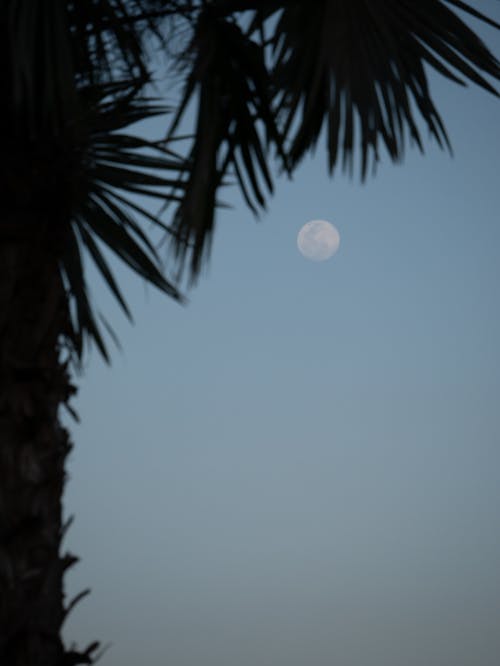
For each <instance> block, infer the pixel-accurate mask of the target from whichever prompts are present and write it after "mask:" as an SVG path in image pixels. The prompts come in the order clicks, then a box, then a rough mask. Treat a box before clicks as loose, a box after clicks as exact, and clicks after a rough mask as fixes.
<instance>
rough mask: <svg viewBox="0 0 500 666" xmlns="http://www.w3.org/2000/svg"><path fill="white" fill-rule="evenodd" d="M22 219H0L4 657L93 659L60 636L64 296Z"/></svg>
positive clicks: (41, 664)
mask: <svg viewBox="0 0 500 666" xmlns="http://www.w3.org/2000/svg"><path fill="white" fill-rule="evenodd" d="M22 226H25V225H23V223H22V221H21V223H20V224H17V225H11V226H10V231H9V225H7V224H0V664H2V665H6V666H35V665H36V666H59V665H62V664H71V663H91V660H90V658H88V654H87V653H85V654H83V655H80V656H81V657H82V658H81V659H79V658H78V657H79V655H77V654H76V653H65V650H64V647H63V643H62V640H61V637H60V632H61V625H62V623H63V620H64V616H65V607H64V594H63V573H64V571H65V569H66V568H67V567H68V566H69V565H71V564H72V563H73V562H74V561H76V558H74V557H72V556H70V555H66V556H64V557H63V556H62V555H61V540H62V538H63V523H62V493H63V488H64V481H65V471H64V469H65V468H64V465H65V460H66V457H67V455H68V453H69V451H70V450H71V443H70V440H69V436H68V433H67V431H66V430H65V429H64V428H63V427H62V426H61V424H60V422H59V408H60V407H61V406H62V405H64V404H65V403H66V402H67V400H68V399H69V398H70V396H71V394H72V393H74V388H73V387H72V385H71V383H70V381H69V375H68V371H67V367H66V363H64V362H63V361H62V360H61V353H60V349H59V339H60V335H61V333H62V332H64V330H65V328H64V327H65V324H66V322H67V317H68V310H67V302H66V297H65V291H64V288H63V284H62V280H61V277H60V272H59V270H58V266H57V261H56V259H55V256H53V257H51V254H52V252H51V248H50V244H49V243H48V242H46V241H47V238H46V239H45V242H44V239H42V238H40V237H38V238H37V235H38V236H39V235H40V234H37V235H34V234H32V233H31V235H30V234H26V233H24V234H23V235H20V234H19V232H18V231H15V232H14V231H12V229H13V228H16V229H20V228H21V227H22ZM28 228H29V227H28ZM31 230H33V227H32V226H31ZM72 655H73V656H72Z"/></svg>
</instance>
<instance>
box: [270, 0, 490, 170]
mask: <svg viewBox="0 0 500 666" xmlns="http://www.w3.org/2000/svg"><path fill="white" fill-rule="evenodd" d="M446 2H448V3H449V4H452V5H454V6H456V7H458V8H460V9H463V10H465V11H468V12H469V13H471V14H472V15H474V16H476V18H480V19H483V20H487V19H486V17H484V16H482V15H481V14H479V12H476V11H475V10H473V9H472V8H471V7H469V6H468V5H466V4H465V3H463V2H457V1H456V0H446ZM489 22H490V23H492V24H494V22H492V21H489ZM494 25H495V24H494ZM272 45H273V48H274V58H275V72H276V77H277V87H278V88H279V89H280V91H281V96H280V100H279V112H280V113H281V116H282V118H284V122H285V128H286V132H287V135H288V136H290V137H291V142H292V143H291V148H290V157H291V162H292V164H293V165H296V164H297V163H298V162H299V161H300V160H301V158H302V157H303V156H304V154H305V153H306V152H307V151H308V150H309V149H311V148H313V147H314V146H315V144H316V143H317V140H318V138H319V135H320V133H321V130H322V128H323V126H324V125H325V123H326V125H327V147H328V156H329V168H330V171H333V169H334V167H335V165H336V163H337V161H338V157H339V154H341V155H342V162H343V166H344V167H349V169H352V162H353V154H354V151H355V148H356V145H357V144H359V146H360V151H361V175H362V178H364V177H365V176H366V172H367V168H368V165H369V162H370V159H371V160H373V163H374V164H375V163H376V162H377V161H378V159H379V143H381V144H383V145H384V146H385V148H386V150H387V152H388V154H389V156H390V157H391V159H392V160H394V161H397V160H399V159H401V157H402V155H403V153H404V145H405V135H406V133H409V135H410V137H411V139H412V140H413V142H414V143H416V144H417V146H418V147H419V148H420V149H421V150H423V141H422V137H421V129H420V122H419V118H420V119H423V120H424V122H425V123H426V125H427V128H428V130H429V132H430V134H431V135H432V136H433V137H434V138H435V139H436V140H437V142H438V144H439V145H440V146H442V147H445V146H448V147H449V146H450V142H449V139H448V135H447V133H446V129H445V126H444V123H443V121H442V119H441V117H440V115H439V113H438V111H437V109H436V106H435V104H434V102H433V100H432V98H431V95H430V91H429V87H428V82H427V76H426V71H425V66H426V65H430V66H431V67H433V68H435V69H437V70H438V71H439V72H440V73H441V74H443V75H444V76H446V77H448V78H450V79H452V80H453V81H455V82H457V83H461V84H464V83H465V81H467V80H469V81H472V82H474V83H476V84H477V85H479V86H481V87H483V88H484V89H485V90H487V91H488V92H490V93H493V94H495V95H496V94H497V92H496V90H495V89H494V88H493V86H492V85H491V83H490V82H489V81H488V80H487V78H486V76H490V77H493V78H496V79H499V78H500V66H499V63H498V61H497V60H496V58H495V57H494V56H493V55H492V54H491V53H490V51H489V50H488V49H487V47H486V46H485V45H484V44H483V42H482V41H481V40H480V39H479V37H478V36H477V35H476V34H475V33H474V32H473V31H472V30H471V29H470V28H469V27H468V26H467V25H466V24H465V23H464V22H463V21H462V20H461V19H460V18H459V17H458V16H457V15H456V14H455V13H454V12H453V11H452V10H451V9H449V8H448V7H447V6H446V5H445V4H444V2H442V1H441V0H419V2H415V1H414V0H384V1H383V2H382V1H377V2H367V1H366V0H318V1H317V2H315V3H305V2H296V1H295V2H294V1H289V2H284V3H283V9H282V11H281V13H280V14H279V19H278V20H277V22H276V27H275V31H274V34H273V37H272ZM358 132H359V137H358V138H357V139H356V136H355V135H356V133H358Z"/></svg>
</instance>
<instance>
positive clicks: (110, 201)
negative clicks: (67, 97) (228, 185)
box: [61, 82, 187, 360]
mask: <svg viewBox="0 0 500 666" xmlns="http://www.w3.org/2000/svg"><path fill="white" fill-rule="evenodd" d="M99 93H100V96H99ZM81 109H82V111H81V113H80V117H79V119H78V123H77V128H78V131H76V130H75V127H73V128H72V130H71V136H72V137H73V140H76V139H75V136H76V137H79V143H78V142H77V143H76V145H75V148H74V151H75V153H76V154H77V155H79V164H80V170H79V172H78V174H77V178H76V186H75V187H76V189H75V191H74V192H73V195H72V196H71V197H70V199H69V206H70V217H71V219H72V227H71V232H70V233H69V235H68V240H67V244H66V246H65V249H64V252H63V254H62V257H61V268H62V271H63V273H64V275H65V276H66V283H67V285H68V292H69V298H70V302H71V303H73V304H74V307H73V308H72V311H73V312H74V316H73V324H72V326H73V329H72V336H71V337H72V339H73V340H74V341H75V345H74V346H75V350H76V353H77V356H78V357H80V356H81V354H82V351H83V348H84V344H83V343H84V342H85V340H86V339H88V340H94V341H95V342H96V344H97V346H98V348H99V350H100V351H101V353H102V354H103V356H104V358H105V359H106V360H107V359H108V358H109V357H108V353H107V350H106V346H105V343H104V340H103V336H102V334H101V332H100V330H99V325H98V319H101V321H102V317H98V316H96V314H95V313H94V309H93V306H92V304H91V301H90V297H89V295H88V290H87V287H86V284H85V275H84V268H83V262H82V261H81V258H80V255H81V251H82V249H85V250H86V251H87V252H88V255H89V257H90V258H91V259H92V260H93V262H94V264H95V266H96V267H97V269H98V270H99V272H100V273H101V275H102V278H103V280H104V282H105V283H106V285H107V286H108V288H109V289H110V291H111V293H112V294H113V295H114V297H115V298H116V300H117V301H118V303H119V305H120V307H121V308H122V310H123V311H124V313H125V314H126V315H127V317H129V319H131V313H130V310H129V308H128V305H127V303H126V301H125V299H124V297H123V294H122V293H121V290H120V288H119V286H118V283H117V281H116V279H115V277H114V275H113V272H112V269H111V267H110V265H109V264H108V261H107V260H106V258H105V252H104V249H106V252H112V253H114V254H115V255H116V256H117V257H118V258H119V259H120V260H121V261H123V262H124V263H125V264H126V265H127V266H128V267H129V268H131V269H132V270H133V271H134V272H135V273H137V274H138V275H139V276H140V277H142V278H143V279H145V280H147V281H148V282H150V283H152V284H153V285H155V286H156V287H157V288H158V289H160V290H161V291H163V292H164V293H166V294H167V295H168V296H170V297H172V298H174V299H176V300H179V301H181V300H182V297H181V295H180V293H179V291H178V289H177V287H176V286H175V285H174V284H173V283H172V282H170V281H169V280H167V279H166V278H165V276H164V274H163V271H162V268H161V263H160V259H159V257H158V254H157V251H156V249H155V247H154V245H153V242H152V239H151V238H150V235H149V234H147V233H146V230H145V229H144V225H143V222H144V221H145V220H146V221H148V222H151V223H153V224H154V225H155V226H157V227H158V228H159V229H161V230H162V232H165V231H167V232H168V231H169V227H168V226H167V225H165V224H164V222H162V220H161V219H159V217H158V216H155V215H153V214H152V213H151V212H149V211H148V210H146V209H145V208H143V207H141V206H140V205H139V204H138V203H136V202H135V201H133V200H132V199H131V198H130V197H131V196H132V195H135V194H142V195H147V196H149V197H153V198H156V199H158V200H162V201H163V200H164V199H165V198H166V197H167V198H168V197H170V198H171V199H172V200H181V198H182V191H183V190H182V183H180V182H179V174H180V173H182V172H184V171H185V170H186V168H187V165H186V162H185V160H183V159H182V158H180V157H179V156H177V155H176V153H174V152H173V151H172V150H170V149H169V148H166V147H164V146H160V145H158V144H155V143H152V142H151V141H148V140H146V139H142V138H140V137H138V136H130V135H128V134H126V133H123V132H122V130H125V129H126V128H127V127H128V124H129V123H130V124H132V123H137V122H140V121H143V120H146V119H148V118H150V117H152V116H154V115H158V113H160V107H159V106H158V105H157V104H156V101H155V100H151V99H148V98H145V97H143V96H140V95H139V94H138V93H137V85H136V84H135V82H127V83H123V84H121V85H116V84H113V85H112V86H109V85H101V86H98V85H92V86H89V87H88V88H86V89H83V90H82V92H81ZM163 112H164V110H163ZM115 128H116V129H115ZM169 173H170V174H173V175H172V176H169V175H168V174H169ZM104 326H105V328H106V329H107V330H108V333H109V332H110V330H111V331H112V329H110V327H109V325H108V324H107V322H104ZM112 337H113V336H112Z"/></svg>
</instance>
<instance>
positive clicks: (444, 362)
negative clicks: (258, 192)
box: [65, 0, 500, 666]
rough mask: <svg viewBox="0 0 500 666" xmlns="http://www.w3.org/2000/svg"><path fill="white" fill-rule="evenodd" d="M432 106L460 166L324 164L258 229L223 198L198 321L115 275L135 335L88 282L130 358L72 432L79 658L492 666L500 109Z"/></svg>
mask: <svg viewBox="0 0 500 666" xmlns="http://www.w3.org/2000/svg"><path fill="white" fill-rule="evenodd" d="M475 6H477V7H478V8H480V9H481V10H483V11H485V12H486V13H489V14H490V15H491V16H492V17H494V18H495V19H496V20H497V21H498V20H500V4H499V3H498V1H497V0H484V1H482V2H480V3H475ZM471 23H473V25H474V26H475V27H476V28H478V29H479V31H480V34H481V35H482V36H483V37H484V38H485V39H486V41H487V43H488V45H489V46H490V48H492V50H493V51H494V52H495V53H496V55H497V57H498V56H499V54H500V37H499V35H498V33H497V34H495V32H494V31H493V30H492V29H488V28H484V27H481V26H479V25H478V24H477V23H475V22H471ZM431 85H432V91H433V94H434V97H435V100H436V103H437V105H438V108H439V109H440V111H441V112H442V115H443V117H444V118H445V120H446V123H447V128H448V131H449V134H450V137H451V140H452V144H453V147H454V157H453V158H450V156H449V155H448V154H447V153H444V152H441V151H440V150H439V148H438V147H437V146H436V144H435V142H432V141H427V142H426V154H425V156H422V155H421V154H420V153H419V152H418V151H417V150H408V152H407V154H406V157H405V160H404V163H403V164H402V165H396V166H395V165H392V164H390V163H389V161H388V160H387V159H384V160H383V161H382V163H381V165H380V166H379V169H378V172H377V175H376V177H375V178H373V179H369V180H368V182H367V183H366V184H365V185H361V184H360V183H359V179H358V178H354V179H353V180H350V179H349V178H348V177H347V176H344V175H342V174H341V173H340V172H337V173H336V174H335V176H334V178H333V179H329V178H328V176H327V170H326V154H325V151H324V150H323V148H322V147H318V150H317V151H316V154H315V155H314V157H312V158H310V159H307V160H305V161H304V162H303V164H302V166H301V167H300V168H299V169H298V171H297V172H296V174H295V176H294V178H293V180H292V181H288V180H287V179H285V178H282V179H280V180H279V181H278V183H277V187H276V192H275V196H274V197H273V198H272V199H271V200H270V202H269V206H268V209H267V211H266V212H265V213H264V214H263V215H261V218H260V219H259V220H258V221H256V220H255V219H254V217H253V216H252V214H251V212H250V211H248V210H247V209H246V208H245V205H244V203H243V202H242V201H241V199H240V197H239V195H238V193H237V191H236V189H235V188H234V189H230V190H228V191H226V192H224V195H223V197H222V198H223V199H224V200H226V201H228V202H230V203H232V204H233V206H234V207H233V208H232V209H231V210H223V211H220V212H219V214H218V225H217V232H216V235H215V240H214V246H213V252H212V258H211V261H210V264H209V266H208V269H207V270H206V271H205V273H204V275H203V276H202V278H201V279H200V281H199V283H198V285H197V286H196V287H195V288H194V289H191V290H190V291H189V293H188V298H189V303H188V305H187V306H180V305H178V304H177V303H175V302H173V301H171V300H168V298H166V297H164V296H163V295H161V294H159V293H158V292H157V291H155V290H154V288H152V287H147V286H146V285H144V283H143V282H142V281H141V280H140V279H138V278H136V277H134V276H133V275H132V274H130V273H129V272H128V271H127V270H126V269H122V268H120V267H119V265H118V264H117V269H116V270H117V275H118V277H119V278H120V281H121V283H122V284H123V287H124V291H125V293H126V294H127V297H128V301H129V303H130V305H131V307H132V310H133V313H134V319H135V324H134V325H133V326H131V325H130V324H129V323H128V322H127V321H126V319H125V318H124V317H123V316H121V315H120V314H119V313H118V310H117V308H116V305H115V304H113V302H112V298H111V297H110V296H109V295H108V294H107V293H106V291H105V289H104V288H103V287H102V284H101V283H100V282H99V281H98V280H97V279H96V277H95V275H94V273H92V271H90V272H89V276H90V284H91V288H92V290H93V294H94V297H95V301H96V302H97V304H98V305H99V306H100V308H101V309H102V310H103V311H105V312H106V313H107V314H108V315H109V318H110V320H111V322H112V323H113V326H114V328H115V330H116V332H117V333H118V335H119V338H120V340H121V344H122V347H123V351H122V352H120V351H114V352H113V363H112V367H111V368H109V367H108V366H106V365H105V364H104V363H103V362H102V360H101V359H100V358H99V356H98V353H97V352H92V353H91V354H90V355H89V357H88V359H87V361H86V367H85V371H84V373H83V375H82V376H81V377H78V378H76V381H77V383H78V384H79V387H80V388H79V394H78V396H77V398H76V399H75V401H74V406H75V407H76V409H77V411H78V412H79V414H80V418H81V423H80V424H75V423H73V422H71V421H70V420H69V419H66V422H67V423H68V425H69V427H70V429H71V432H72V437H73V440H74V442H75V448H74V451H73V453H72V454H71V457H70V460H69V479H68V483H67V488H66V493H65V513H66V515H67V516H69V515H71V514H74V515H75V521H74V523H73V525H72V527H71V529H70V531H69V533H68V536H67V537H66V541H65V548H67V549H69V550H70V551H71V552H74V553H76V554H77V555H78V556H80V557H81V562H80V563H79V564H78V565H77V566H76V567H75V568H74V569H73V570H71V571H70V573H69V574H68V576H67V579H66V587H67V594H68V598H70V597H71V596H73V595H74V594H76V593H78V592H79V591H81V590H82V589H83V588H86V587H91V588H92V593H91V595H90V596H88V597H87V598H86V599H85V600H84V601H82V602H81V603H80V604H79V605H78V606H77V607H76V609H75V610H74V611H73V613H72V614H71V616H70V618H69V619H68V621H67V625H66V632H65V634H66V637H67V640H68V641H69V642H71V641H72V640H74V641H77V642H78V644H79V645H81V646H85V645H86V644H88V643H89V642H91V641H92V640H95V639H98V640H101V641H102V642H103V644H105V645H106V644H111V645H110V647H109V649H108V651H107V652H106V653H105V655H104V656H103V658H102V662H100V663H102V664H103V666H104V665H105V666H135V665H136V664H147V665H148V666H160V665H163V664H168V665H169V666H202V665H203V666H256V665H257V664H258V666H285V665H286V666H304V665H305V664H307V666H422V665H423V664H425V666H470V665H471V664H474V666H497V665H498V663H499V659H500V633H499V632H498V626H499V624H500V567H499V562H500V528H499V525H498V514H499V509H500V410H499V405H498V396H499V394H500V351H499V342H498V341H499V340H500V303H499V298H498V292H499V289H498V287H499V284H500V264H499V261H498V252H499V248H500V224H499V222H500V220H499V210H500V187H499V175H498V174H499V171H500V161H499V154H500V131H499V109H500V106H499V103H498V100H497V99H495V98H493V97H492V96H490V95H488V94H487V93H485V92H483V91H481V90H479V89H477V88H476V87H469V88H467V89H462V88H459V87H458V86H455V85H453V84H451V83H448V82H447V81H445V80H443V79H442V78H441V77H438V76H434V75H432V76H431ZM161 129H162V128H161V127H160V126H159V125H157V124H155V125H151V126H150V127H149V128H148V131H151V135H152V136H153V135H154V134H155V133H158V132H160V130H161ZM315 218H320V219H325V220H328V221H330V222H332V223H333V224H335V226H336V227H337V228H338V230H339V233H340V237H341V243H340V248H339V251H338V252H337V254H335V255H334V257H333V258H332V259H330V260H328V261H325V262H322V263H314V262H310V261H308V260H307V259H305V258H304V257H303V256H302V255H301V254H300V253H299V252H298V250H297V247H296V236H297V233H298V231H299V229H300V227H301V226H302V225H303V224H304V223H305V222H307V221H309V220H311V219H315Z"/></svg>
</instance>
